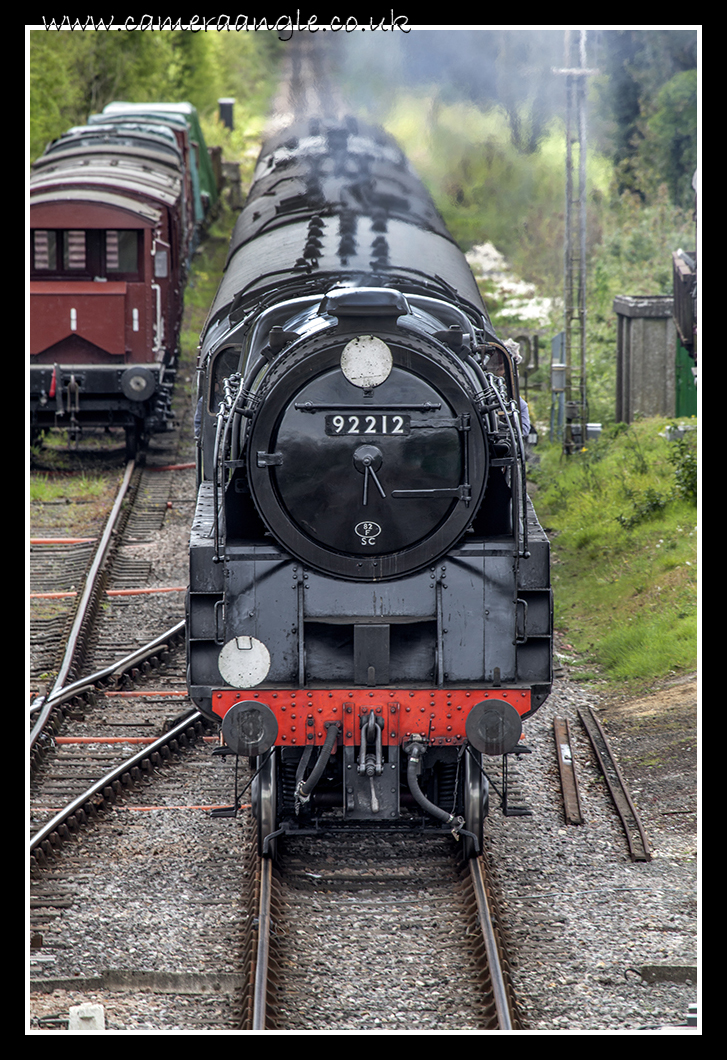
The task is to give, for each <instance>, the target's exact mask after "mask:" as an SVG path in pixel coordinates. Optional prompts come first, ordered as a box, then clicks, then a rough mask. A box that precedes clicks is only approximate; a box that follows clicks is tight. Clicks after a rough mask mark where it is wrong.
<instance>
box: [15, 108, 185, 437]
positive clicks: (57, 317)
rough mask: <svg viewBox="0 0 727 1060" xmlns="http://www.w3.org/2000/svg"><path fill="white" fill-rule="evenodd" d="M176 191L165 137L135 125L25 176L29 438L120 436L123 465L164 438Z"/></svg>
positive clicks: (179, 294)
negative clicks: (93, 432) (51, 432)
mask: <svg viewBox="0 0 727 1060" xmlns="http://www.w3.org/2000/svg"><path fill="white" fill-rule="evenodd" d="M164 132H166V135H164ZM185 186H186V174H185V170H184V162H183V158H182V156H181V153H180V151H179V149H178V147H177V146H176V143H175V140H174V136H173V134H172V132H171V131H170V130H165V131H162V130H161V129H157V130H156V131H154V130H152V129H150V128H147V129H144V128H143V127H142V126H139V125H137V127H133V126H131V125H130V126H129V127H127V128H124V127H123V126H121V125H116V126H107V127H104V126H99V125H94V126H87V127H83V128H79V129H74V130H71V131H70V132H69V133H67V134H65V136H64V137H61V138H60V140H57V141H55V143H54V144H51V145H50V146H49V148H48V149H47V150H46V152H45V154H44V155H43V156H42V157H41V158H40V159H39V160H38V161H37V162H36V163H35V164H34V166H33V172H32V175H31V180H30V226H31V239H30V265H31V276H30V415H31V431H32V433H33V434H34V435H36V434H37V433H38V432H39V431H41V430H43V429H47V428H53V427H60V428H64V429H67V430H68V431H69V433H70V435H71V436H72V437H76V438H77V437H79V435H80V434H81V432H82V431H83V429H84V427H120V428H123V429H124V430H125V431H126V438H127V449H128V451H129V452H130V453H131V452H134V451H135V450H136V447H137V446H138V444H139V442H140V441H141V439H142V438H144V437H146V436H148V435H150V434H152V433H155V432H158V431H163V430H165V429H167V427H168V426H169V424H170V422H171V391H172V385H173V378H174V364H175V361H176V356H177V345H178V339H179V329H180V322H181V316H182V308H183V287H184V280H185V272H186V263H187V260H188V256H189V251H190V246H189V243H190V231H191V228H190V225H189V220H188V218H189V212H190V209H191V206H190V204H189V203H188V201H187V196H186V193H185Z"/></svg>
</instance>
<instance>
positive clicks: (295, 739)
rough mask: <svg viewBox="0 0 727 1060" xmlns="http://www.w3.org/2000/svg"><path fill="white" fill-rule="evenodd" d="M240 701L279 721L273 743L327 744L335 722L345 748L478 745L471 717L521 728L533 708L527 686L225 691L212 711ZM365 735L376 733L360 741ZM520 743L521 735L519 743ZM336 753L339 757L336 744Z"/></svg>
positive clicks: (491, 750)
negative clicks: (421, 742)
mask: <svg viewBox="0 0 727 1060" xmlns="http://www.w3.org/2000/svg"><path fill="white" fill-rule="evenodd" d="M242 702H246V703H252V702H259V703H260V704H261V706H262V705H263V704H264V705H265V706H266V707H268V708H269V709H270V711H271V713H272V714H273V715H274V717H275V720H276V721H277V726H278V731H277V736H276V737H275V744H276V745H277V746H278V747H306V746H323V744H324V743H325V741H326V733H327V726H328V725H330V724H331V723H333V724H336V725H337V726H338V728H339V740H338V743H339V745H342V746H343V747H359V746H361V745H362V743H368V744H373V743H374V742H375V741H379V742H380V746H381V747H382V748H385V747H389V746H393V745H401V744H404V743H405V742H407V741H408V740H410V739H411V738H412V736H420V737H423V738H424V739H425V740H426V741H427V743H428V745H429V746H430V747H457V746H460V745H461V744H463V743H464V742H465V741H466V740H468V739H469V741H470V743H473V742H474V743H476V742H477V737H476V736H475V738H474V739H473V734H472V731H471V726H470V732H469V733H468V730H467V719H468V717H469V716H470V714H472V715H473V718H474V717H477V718H480V717H481V716H483V715H484V716H485V717H487V716H488V715H489V714H493V715H494V716H495V717H496V718H497V719H505V720H506V723H507V725H510V729H512V721H514V724H515V726H517V723H518V720H519V716H520V717H521V716H523V715H526V714H528V713H529V711H530V709H531V702H530V689H529V688H528V689H521V688H509V689H503V688H495V689H492V688H489V689H446V690H445V689H441V688H440V689H402V688H397V689H389V688H386V689H383V688H379V689H360V688H359V689H312V690H298V691H290V690H288V689H259V690H257V691H250V690H239V689H232V688H224V689H215V690H214V691H213V692H212V709H213V711H214V712H215V714H217V715H218V716H219V717H220V718H224V717H225V715H226V714H227V712H228V711H229V710H230V709H231V707H233V706H234V705H235V704H236V703H242ZM474 708H477V711H476V712H475V711H474ZM371 714H373V717H374V718H375V719H376V720H377V727H378V730H379V732H378V733H374V732H373V729H372V728H371V723H370V721H369V715H371ZM511 719H512V721H511ZM471 724H472V723H471ZM362 731H363V732H364V733H367V734H368V733H370V734H372V735H371V736H366V737H365V738H362ZM372 737H374V738H375V740H374V739H372ZM499 738H500V739H501V738H502V737H499ZM511 739H512V738H511ZM517 739H519V733H518V734H517V737H516V740H515V742H517ZM510 742H511V740H510ZM485 744H486V741H485ZM485 744H483V746H482V748H481V749H482V750H483V751H484V752H485V753H487V754H501V753H503V750H502V749H500V748H499V746H496V745H493V746H492V747H491V748H490V747H489V746H486V745H485ZM511 749H512V748H508V750H511ZM333 753H334V754H335V753H336V747H335V746H334V748H333Z"/></svg>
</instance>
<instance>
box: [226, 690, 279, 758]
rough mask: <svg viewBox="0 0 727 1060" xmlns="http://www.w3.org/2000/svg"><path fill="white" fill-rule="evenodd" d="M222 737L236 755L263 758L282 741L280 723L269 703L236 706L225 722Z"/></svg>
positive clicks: (238, 704) (235, 704) (248, 703)
mask: <svg viewBox="0 0 727 1060" xmlns="http://www.w3.org/2000/svg"><path fill="white" fill-rule="evenodd" d="M222 735H223V737H224V739H225V743H226V744H227V746H228V747H229V748H230V749H231V750H232V751H234V752H235V754H236V755H244V756H245V757H246V758H254V757H255V756H256V755H263V754H265V752H266V751H269V750H270V748H271V747H272V746H273V744H274V743H275V741H276V739H277V737H278V720H277V718H276V717H275V715H274V714H273V712H272V710H271V709H270V707H269V706H268V705H267V703H257V702H254V701H253V700H246V701H245V702H244V703H234V704H233V705H232V706H231V707H230V709H229V710H228V711H227V713H226V714H225V716H224V718H223V719H222Z"/></svg>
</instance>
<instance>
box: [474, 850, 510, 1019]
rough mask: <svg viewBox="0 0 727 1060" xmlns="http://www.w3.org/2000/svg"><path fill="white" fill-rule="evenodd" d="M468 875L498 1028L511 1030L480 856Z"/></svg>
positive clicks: (505, 988) (503, 979) (475, 860)
mask: <svg viewBox="0 0 727 1060" xmlns="http://www.w3.org/2000/svg"><path fill="white" fill-rule="evenodd" d="M470 875H471V877H472V886H473V888H474V892H475V899H476V901H477V910H478V913H479V920H480V928H481V930H482V937H483V939H484V942H485V950H486V952H487V963H488V965H489V969H490V978H491V980H492V993H493V998H494V1002H495V1010H496V1012H497V1020H498V1023H499V1029H500V1030H502V1031H511V1030H513V1024H512V1017H511V1014H510V1004H509V1002H508V996H507V986H506V983H505V977H504V975H503V972H502V965H501V962H500V950H499V948H498V945H497V939H496V937H495V929H494V926H493V923H492V913H491V911H490V903H489V901H488V898H487V888H486V885H485V879H484V874H483V867H482V859H481V858H472V859H471V860H470Z"/></svg>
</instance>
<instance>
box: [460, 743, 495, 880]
mask: <svg viewBox="0 0 727 1060" xmlns="http://www.w3.org/2000/svg"><path fill="white" fill-rule="evenodd" d="M489 793H490V786H489V784H488V782H487V777H486V776H485V775H484V772H483V770H482V755H481V754H480V752H479V751H475V749H474V748H473V747H468V748H467V752H466V753H465V756H464V820H465V825H464V826H465V830H466V831H467V832H470V833H472V834H471V835H464V836H463V837H462V838H463V840H464V845H463V854H464V858H465V860H466V861H469V860H470V858H473V857H476V856H477V855H478V854H481V853H482V850H483V836H484V828H485V817H486V816H487V813H488V805H489ZM475 841H476V842H475Z"/></svg>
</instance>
